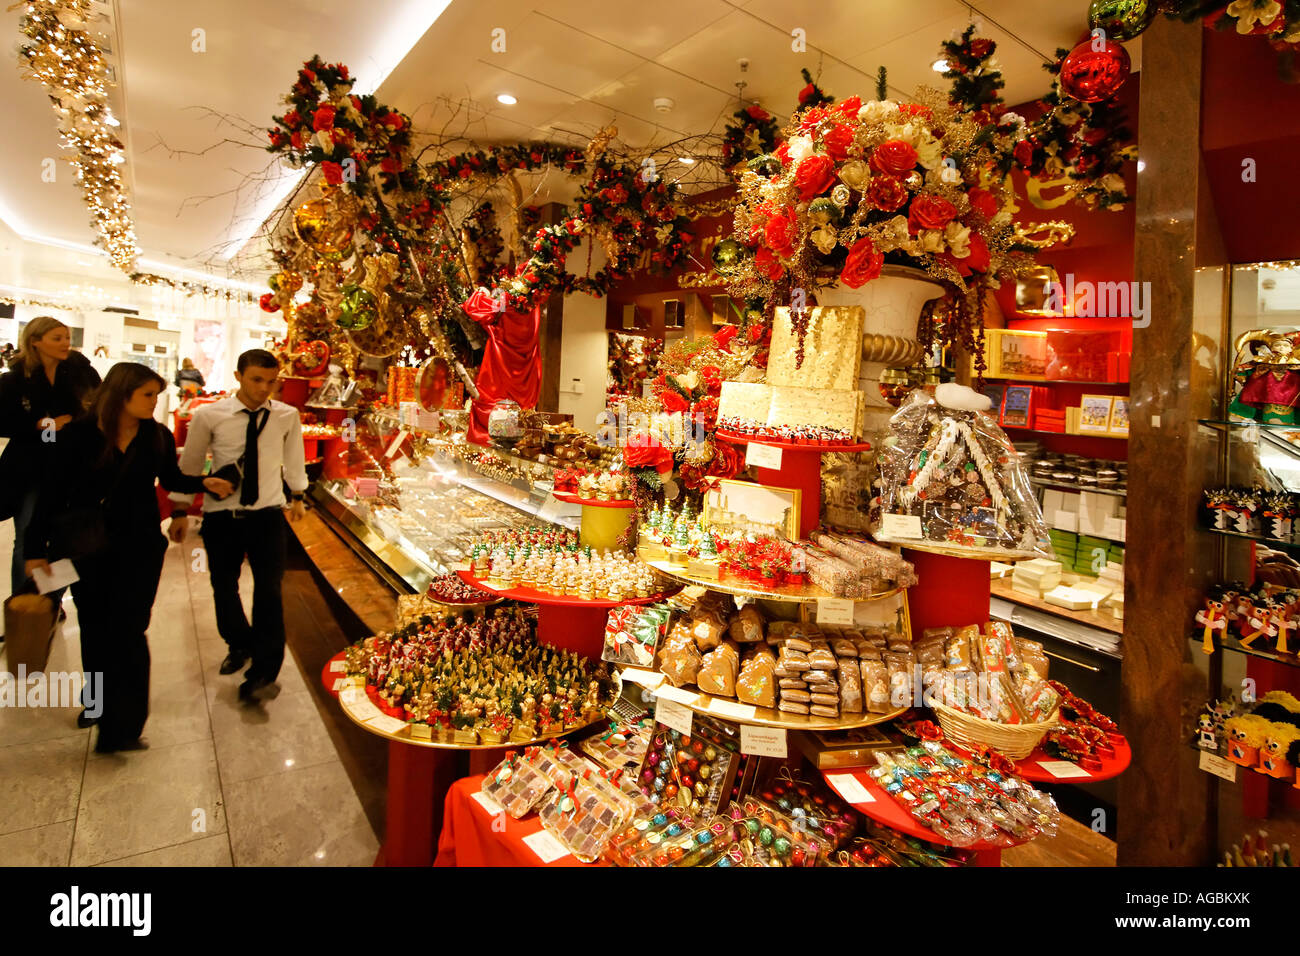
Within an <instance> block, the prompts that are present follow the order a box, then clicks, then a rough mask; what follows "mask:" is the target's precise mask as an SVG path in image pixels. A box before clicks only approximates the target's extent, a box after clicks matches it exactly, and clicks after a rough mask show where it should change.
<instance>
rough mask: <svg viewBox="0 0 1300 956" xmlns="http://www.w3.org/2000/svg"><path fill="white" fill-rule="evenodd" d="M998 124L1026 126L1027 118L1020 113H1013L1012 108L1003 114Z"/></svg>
mask: <svg viewBox="0 0 1300 956" xmlns="http://www.w3.org/2000/svg"><path fill="white" fill-rule="evenodd" d="M998 125H999V126H1024V125H1025V118H1024V117H1023V116H1021V115H1020V114H1019V113H1012V112H1011V111H1010V110H1008V111H1007V112H1005V113H1003V114H1002V118H1001V119H1000V120H998Z"/></svg>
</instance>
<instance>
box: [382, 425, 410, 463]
mask: <svg viewBox="0 0 1300 956" xmlns="http://www.w3.org/2000/svg"><path fill="white" fill-rule="evenodd" d="M410 434H411V433H410V432H408V431H407V430H406V429H405V428H403V429H401V430H400V431H399V432H398V433H397V437H396V438H394V439H393V443H392V444H391V445H389V446H388V451H386V452H384V457H385V458H392V457H393V456H394V455H396V454H397V449H399V448H401V447H402V442H404V441H406V439H407V438H408V437H410Z"/></svg>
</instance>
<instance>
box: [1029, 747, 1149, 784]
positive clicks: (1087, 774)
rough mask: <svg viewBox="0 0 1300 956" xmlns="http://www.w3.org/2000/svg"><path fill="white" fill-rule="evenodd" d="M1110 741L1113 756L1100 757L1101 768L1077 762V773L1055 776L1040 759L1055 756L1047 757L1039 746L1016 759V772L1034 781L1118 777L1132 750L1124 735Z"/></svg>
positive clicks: (1093, 779) (1092, 780)
mask: <svg viewBox="0 0 1300 956" xmlns="http://www.w3.org/2000/svg"><path fill="white" fill-rule="evenodd" d="M1111 740H1112V743H1114V745H1115V756H1113V757H1101V758H1100V760H1101V768H1100V769H1093V770H1090V769H1088V768H1086V767H1083V766H1080V765H1078V764H1075V765H1074V768H1075V769H1076V770H1077V771H1079V775H1078V776H1076V775H1074V774H1070V775H1067V776H1057V775H1056V774H1054V773H1052V772H1051V771H1050V770H1046V769H1044V768H1043V766H1042V764H1041V763H1040V761H1044V760H1046V761H1048V762H1049V763H1050V762H1052V761H1055V760H1056V758H1055V757H1049V756H1048V755H1047V754H1045V753H1043V751H1042V748H1041V747H1036V748H1034V751H1033V753H1031V754H1030V755H1029V756H1028V757H1026V758H1025V759H1024V760H1018V761H1016V773H1017V774H1018V775H1020V776H1021V777H1024V778H1025V779H1026V780H1030V781H1033V782H1034V783H1098V782H1099V781H1102V780H1109V779H1110V778H1111V777H1118V776H1119V775H1120V774H1122V773H1123V772H1124V771H1125V770H1127V769H1128V765H1129V764H1130V763H1131V762H1132V760H1133V751H1132V750H1130V749H1129V745H1128V740H1127V739H1126V738H1124V737H1117V738H1116V737H1112V738H1111Z"/></svg>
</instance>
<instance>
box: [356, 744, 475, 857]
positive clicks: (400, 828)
mask: <svg viewBox="0 0 1300 956" xmlns="http://www.w3.org/2000/svg"><path fill="white" fill-rule="evenodd" d="M456 777H457V773H456V752H455V751H450V750H434V749H433V748H430V747H416V746H412V745H411V744H404V743H399V742H397V741H395V740H394V741H389V744H388V809H387V814H386V817H387V818H386V820H385V825H384V845H383V846H382V847H380V848H379V854H378V855H377V856H376V857H375V866H432V865H433V857H434V854H435V853H436V852H437V844H436V842H435V841H436V840H437V836H438V834H439V833H440V832H441V831H442V807H443V803H444V802H445V801H446V799H447V790H448V789H450V787H451V785H452V783H454V782H455V780H456Z"/></svg>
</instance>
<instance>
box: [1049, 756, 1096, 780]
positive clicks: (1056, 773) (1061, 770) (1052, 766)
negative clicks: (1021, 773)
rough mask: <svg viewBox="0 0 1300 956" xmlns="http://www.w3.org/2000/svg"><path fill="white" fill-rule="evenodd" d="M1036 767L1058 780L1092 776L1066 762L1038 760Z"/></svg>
mask: <svg viewBox="0 0 1300 956" xmlns="http://www.w3.org/2000/svg"><path fill="white" fill-rule="evenodd" d="M1038 766H1040V767H1042V768H1043V769H1044V770H1046V771H1047V772H1048V773H1050V774H1051V775H1052V776H1053V777H1056V778H1057V779H1058V780H1065V779H1068V778H1070V777H1091V776H1092V774H1090V773H1088V771H1086V770H1084V769H1083V768H1082V767H1080V766H1079V765H1078V764H1074V763H1071V762H1070V761H1068V760H1040V761H1038Z"/></svg>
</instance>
